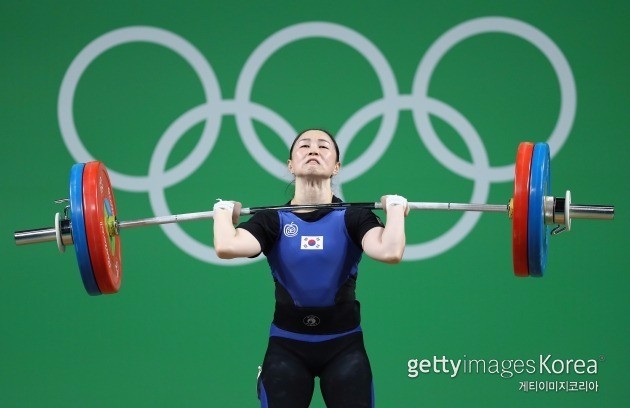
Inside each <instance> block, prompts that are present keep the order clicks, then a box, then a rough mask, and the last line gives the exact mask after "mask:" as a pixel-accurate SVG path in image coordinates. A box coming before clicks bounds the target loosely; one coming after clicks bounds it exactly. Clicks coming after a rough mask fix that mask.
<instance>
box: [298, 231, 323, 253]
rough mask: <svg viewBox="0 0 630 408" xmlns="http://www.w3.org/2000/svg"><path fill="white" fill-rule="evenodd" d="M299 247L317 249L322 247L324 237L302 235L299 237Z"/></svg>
mask: <svg viewBox="0 0 630 408" xmlns="http://www.w3.org/2000/svg"><path fill="white" fill-rule="evenodd" d="M300 242H301V243H300V249H304V250H318V249H324V237H323V236H321V235H319V236H309V235H302V237H301V238H300Z"/></svg>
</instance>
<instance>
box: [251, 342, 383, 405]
mask: <svg viewBox="0 0 630 408" xmlns="http://www.w3.org/2000/svg"><path fill="white" fill-rule="evenodd" d="M315 377H319V380H320V381H319V382H320V388H321V392H322V396H323V398H324V401H325V402H326V406H327V407H328V408H342V407H343V408H359V407H360V408H372V407H373V406H374V389H373V384H372V370H371V368H370V362H369V360H368V356H367V353H366V352H365V346H364V345H363V333H362V332H357V333H352V334H348V335H346V336H343V337H339V338H336V339H333V340H327V341H322V342H313V343H311V342H305V341H298V340H291V339H285V338H282V337H270V338H269V345H268V347H267V352H266V354H265V359H264V361H263V365H262V371H261V373H260V377H259V379H258V398H259V399H260V403H261V407H263V408H267V407H268V408H284V407H286V408H302V407H304V408H307V407H308V406H309V404H310V402H311V398H312V396H313V389H314V380H315Z"/></svg>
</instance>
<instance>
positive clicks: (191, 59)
mask: <svg viewBox="0 0 630 408" xmlns="http://www.w3.org/2000/svg"><path fill="white" fill-rule="evenodd" d="M130 42H149V43H154V44H158V45H162V46H164V47H166V48H168V49H170V50H172V51H174V52H175V53H177V54H179V55H180V56H181V57H182V58H183V59H184V60H185V61H186V62H188V63H189V64H190V66H191V67H192V68H193V70H194V71H195V73H196V74H197V76H198V77H199V80H200V81H201V86H202V88H203V91H204V95H205V98H206V101H207V103H210V104H217V103H218V102H219V101H221V92H220V88H219V83H218V81H217V78H216V76H215V74H214V71H213V70H212V68H211V67H210V65H209V64H208V62H207V61H206V59H205V57H204V56H203V54H201V52H199V51H198V50H197V49H196V48H195V47H194V46H192V45H191V44H190V43H189V42H187V41H186V40H184V39H183V38H182V37H180V36H178V35H176V34H173V33H172V32H170V31H167V30H163V29H161V28H155V27H144V26H136V27H125V28H120V29H117V30H114V31H110V32H109V33H106V34H104V35H102V36H100V37H98V38H96V39H95V40H93V41H92V42H90V43H89V44H88V45H87V46H85V48H83V49H82V50H81V52H79V54H78V55H77V56H76V57H75V58H74V60H73V61H72V63H71V64H70V67H69V68H68V71H66V74H65V76H64V78H63V80H62V82H61V90H60V92H59V99H58V104H57V106H58V108H57V116H58V118H59V127H60V130H61V136H62V138H63V140H64V142H65V144H66V146H67V147H68V150H69V151H70V154H71V155H72V156H73V157H74V158H75V159H76V160H78V161H80V162H88V161H92V160H96V159H95V158H94V157H93V156H92V155H91V154H90V153H89V152H88V151H87V149H86V148H85V146H84V145H83V143H82V142H81V139H80V138H79V134H78V132H77V129H76V126H75V123H74V116H73V105H74V94H75V91H76V88H77V85H78V83H79V80H80V79H81V76H82V75H83V73H84V72H85V70H86V69H87V68H88V66H89V65H90V64H91V63H92V62H93V61H94V60H95V59H96V58H97V57H98V56H100V55H101V54H102V53H104V52H106V51H107V50H109V49H110V48H113V47H115V46H118V45H122V44H125V43H130ZM207 119H208V120H207V121H206V125H205V126H204V129H203V132H202V135H201V138H200V139H199V143H197V145H196V146H195V148H194V149H193V151H192V152H191V153H190V155H189V156H188V157H186V159H184V160H183V161H182V162H181V163H178V164H177V165H175V166H173V167H172V168H171V169H170V170H169V171H168V172H167V173H168V174H167V177H166V180H151V179H150V178H149V177H143V176H129V175H125V174H122V173H119V172H117V171H114V170H112V169H111V168H108V172H109V175H110V177H111V180H112V184H113V185H115V186H116V187H117V188H120V189H121V190H126V191H135V192H145V191H147V190H146V188H145V186H146V185H147V184H151V183H153V184H154V183H164V184H163V185H164V187H168V186H169V185H172V184H175V183H178V182H179V181H181V180H183V179H184V178H186V177H188V176H189V175H190V174H192V173H193V172H194V171H195V170H197V168H199V166H200V165H201V163H203V161H204V160H205V158H206V157H207V156H208V155H209V154H210V151H211V150H212V147H213V146H214V142H215V141H216V139H217V136H218V134H219V128H220V127H221V115H220V114H219V109H218V108H217V109H215V110H210V111H209V112H208V118H207ZM169 183H170V184H169Z"/></svg>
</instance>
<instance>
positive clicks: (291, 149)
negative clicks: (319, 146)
mask: <svg viewBox="0 0 630 408" xmlns="http://www.w3.org/2000/svg"><path fill="white" fill-rule="evenodd" d="M311 130H317V131H319V132H323V133H326V134H327V135H328V137H330V140H332V142H333V145H335V153H337V161H339V146H337V141H336V140H335V138H334V137H333V135H332V134H330V132H329V131H327V130H324V129H306V130H303V131H301V132H300V133H298V135H297V136H296V137H295V139H293V143H291V148H290V149H289V160H291V155H292V154H293V147H295V143H296V142H297V141H298V139H299V138H300V136H302V135H303V134H304V133H306V132H310V131H311Z"/></svg>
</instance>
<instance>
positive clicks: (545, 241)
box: [527, 143, 551, 277]
mask: <svg viewBox="0 0 630 408" xmlns="http://www.w3.org/2000/svg"><path fill="white" fill-rule="evenodd" d="M549 195H551V170H550V158H549V146H548V145H547V143H536V145H535V146H534V153H533V154H532V166H531V173H530V181H529V214H528V217H527V259H528V265H529V275H530V276H536V277H542V276H543V274H544V272H545V267H546V266H547V250H548V248H549V235H550V228H549V227H548V226H547V225H545V196H549Z"/></svg>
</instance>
